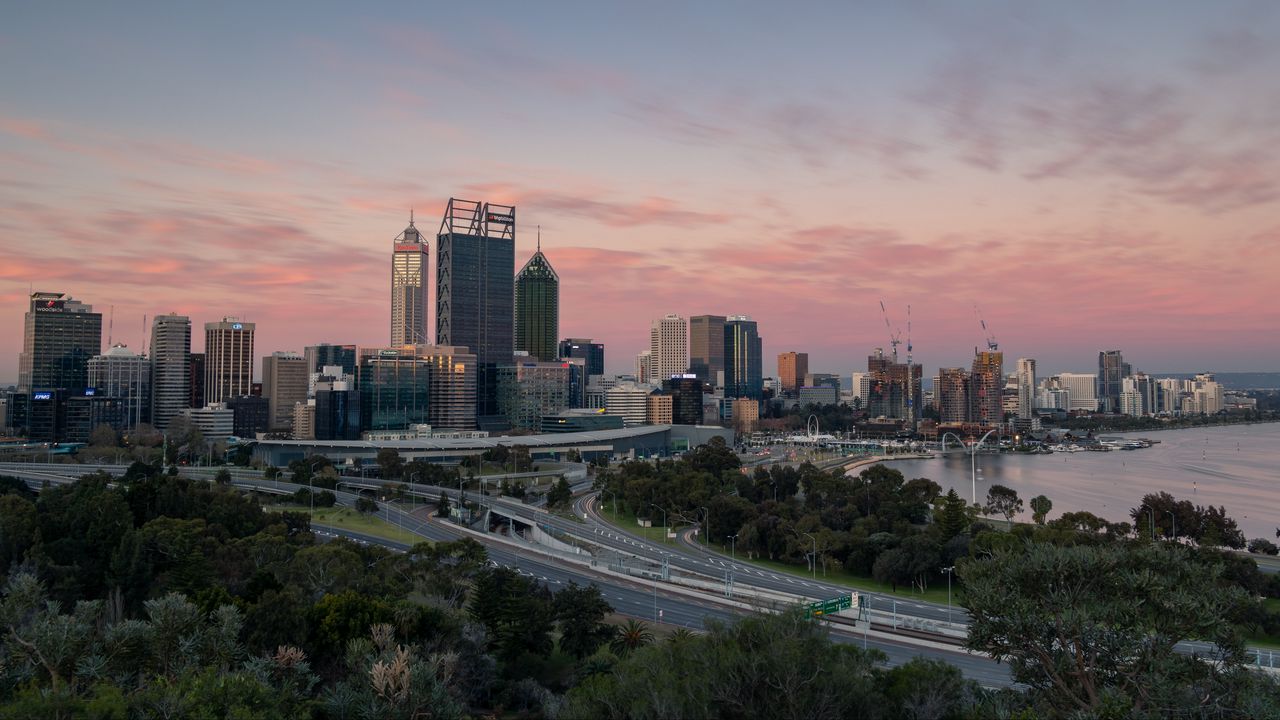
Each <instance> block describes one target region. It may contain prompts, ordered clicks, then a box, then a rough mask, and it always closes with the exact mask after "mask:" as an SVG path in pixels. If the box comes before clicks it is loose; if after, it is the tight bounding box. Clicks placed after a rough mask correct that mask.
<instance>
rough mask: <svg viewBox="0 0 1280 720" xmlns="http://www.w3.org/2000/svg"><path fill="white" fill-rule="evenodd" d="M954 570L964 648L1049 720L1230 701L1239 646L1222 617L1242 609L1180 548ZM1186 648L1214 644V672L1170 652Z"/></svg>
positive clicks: (1116, 548) (1208, 568) (1026, 550)
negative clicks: (988, 661) (1004, 672)
mask: <svg viewBox="0 0 1280 720" xmlns="http://www.w3.org/2000/svg"><path fill="white" fill-rule="evenodd" d="M956 567H957V574H958V576H959V577H960V579H961V580H962V582H963V584H964V590H963V592H962V594H961V601H962V603H963V604H964V605H965V607H967V608H968V610H969V616H970V625H969V637H968V640H967V642H966V645H967V647H969V648H970V649H973V650H980V651H983V652H987V653H990V654H991V655H992V657H994V658H995V659H996V660H998V661H1002V662H1007V663H1008V664H1009V667H1010V669H1011V670H1012V673H1013V678H1014V680H1015V681H1017V682H1020V683H1025V684H1027V685H1028V686H1030V688H1031V690H1032V693H1033V695H1034V696H1035V697H1036V698H1037V699H1038V700H1040V701H1042V702H1043V703H1045V704H1046V705H1047V706H1048V707H1052V708H1054V709H1056V711H1058V712H1060V713H1065V712H1067V711H1070V710H1076V711H1080V712H1082V713H1085V714H1089V715H1090V716H1092V715H1093V714H1095V713H1097V712H1099V711H1100V710H1101V708H1103V707H1104V706H1108V705H1111V704H1114V703H1122V705H1121V707H1132V708H1133V709H1134V710H1135V711H1145V710H1147V709H1150V710H1152V711H1153V712H1155V711H1156V710H1157V709H1158V708H1171V707H1188V708H1191V707H1196V706H1198V705H1199V706H1200V707H1201V709H1204V708H1212V707H1224V706H1226V707H1231V703H1232V702H1234V701H1235V699H1236V698H1235V696H1234V694H1233V693H1235V691H1236V690H1235V689H1234V688H1233V685H1232V683H1233V682H1235V681H1236V680H1238V679H1239V676H1238V675H1237V674H1234V673H1236V671H1239V670H1240V663H1241V661H1242V659H1243V644H1242V642H1241V639H1240V637H1239V635H1238V633H1237V631H1236V629H1235V628H1234V626H1233V625H1232V623H1231V618H1233V617H1235V616H1236V615H1237V613H1239V612H1240V611H1241V610H1242V609H1243V608H1244V607H1245V606H1246V605H1247V604H1248V603H1249V598H1248V595H1247V593H1245V592H1244V591H1243V590H1241V589H1240V588H1238V587H1233V586H1231V585H1230V584H1228V583H1226V582H1225V581H1224V579H1223V577H1222V567H1221V566H1220V565H1217V564H1212V563H1209V562H1204V561H1201V560H1199V559H1197V557H1196V556H1195V555H1194V554H1193V553H1192V552H1191V551H1190V550H1189V549H1187V548H1183V547H1177V546H1174V547H1169V546H1160V545H1150V544H1148V545H1145V546H1138V547H1134V546H1124V545H1104V546H1087V545H1078V546H1056V545H1045V544H1030V545H1025V546H1023V547H1020V548H1017V549H1014V550H1011V551H997V552H996V553H994V554H993V555H992V556H991V557H989V558H983V559H977V560H965V561H961V562H960V563H959V564H958V565H957V566H956ZM1189 639H1197V640H1203V641H1207V642H1212V643H1216V645H1217V648H1218V649H1217V650H1216V651H1210V652H1209V653H1208V654H1209V656H1210V657H1209V659H1210V660H1212V661H1216V663H1217V665H1216V666H1215V664H1214V663H1213V662H1205V661H1204V659H1202V658H1198V657H1194V656H1190V655H1180V654H1178V653H1177V652H1175V649H1174V646H1175V645H1176V644H1177V643H1178V642H1180V641H1182V640H1189ZM1161 716H1164V715H1163V713H1161Z"/></svg>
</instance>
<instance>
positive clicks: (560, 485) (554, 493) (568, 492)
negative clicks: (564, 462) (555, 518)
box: [547, 475, 573, 507]
mask: <svg viewBox="0 0 1280 720" xmlns="http://www.w3.org/2000/svg"><path fill="white" fill-rule="evenodd" d="M572 500H573V490H572V489H570V487H569V481H568V480H566V479H565V478H564V476H563V475H562V476H561V477H560V479H559V480H558V481H556V484H555V486H554V487H552V488H551V490H549V491H548V492H547V507H563V506H565V505H568V504H569V502H570V501H572Z"/></svg>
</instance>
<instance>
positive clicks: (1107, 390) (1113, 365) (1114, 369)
mask: <svg viewBox="0 0 1280 720" xmlns="http://www.w3.org/2000/svg"><path fill="white" fill-rule="evenodd" d="M1128 375H1129V366H1128V365H1126V364H1125V361H1124V357H1123V356H1122V355H1121V354H1120V351H1119V350H1103V351H1102V352H1100V353H1098V406H1099V408H1100V409H1101V410H1102V412H1119V410H1120V381H1121V380H1123V379H1124V378H1125V377H1127V376H1128Z"/></svg>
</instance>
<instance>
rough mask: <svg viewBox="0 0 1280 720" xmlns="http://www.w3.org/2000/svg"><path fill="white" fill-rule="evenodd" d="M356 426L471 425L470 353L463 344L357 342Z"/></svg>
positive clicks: (473, 362)
mask: <svg viewBox="0 0 1280 720" xmlns="http://www.w3.org/2000/svg"><path fill="white" fill-rule="evenodd" d="M356 370H357V373H358V376H357V377H358V381H357V383H356V385H357V387H358V388H359V391H360V401H359V402H360V429H361V430H363V431H370V430H400V429H405V428H408V427H409V426H410V425H431V426H432V427H433V428H448V429H452V430H474V429H475V427H476V415H475V408H476V359H475V355H472V354H471V353H469V352H467V348H459V347H451V346H440V345H416V346H406V347H401V348H360V363H359V365H358V366H357V368H356Z"/></svg>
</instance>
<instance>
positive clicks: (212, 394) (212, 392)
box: [204, 317, 254, 405]
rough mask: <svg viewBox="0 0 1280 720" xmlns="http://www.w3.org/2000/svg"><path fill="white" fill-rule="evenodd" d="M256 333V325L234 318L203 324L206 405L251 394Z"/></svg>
mask: <svg viewBox="0 0 1280 720" xmlns="http://www.w3.org/2000/svg"><path fill="white" fill-rule="evenodd" d="M253 330H254V325H253V323H250V322H241V321H240V320H237V319H236V318H233V317H226V318H223V319H222V320H221V321H220V322H211V323H205V324H204V364H205V367H204V401H205V404H206V405H213V404H215V403H220V402H222V401H223V400H226V399H227V398H233V397H240V396H241V395H251V394H252V393H251V392H250V389H251V388H250V386H251V385H253Z"/></svg>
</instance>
